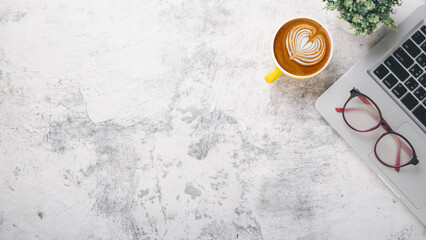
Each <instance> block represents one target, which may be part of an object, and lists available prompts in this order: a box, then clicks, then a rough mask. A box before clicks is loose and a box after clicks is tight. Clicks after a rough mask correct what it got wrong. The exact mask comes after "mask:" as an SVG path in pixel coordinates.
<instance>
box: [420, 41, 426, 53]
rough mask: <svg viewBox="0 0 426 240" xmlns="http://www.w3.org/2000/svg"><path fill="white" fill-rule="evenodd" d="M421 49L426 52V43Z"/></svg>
mask: <svg viewBox="0 0 426 240" xmlns="http://www.w3.org/2000/svg"><path fill="white" fill-rule="evenodd" d="M420 47H421V48H422V49H423V51H425V52H426V42H424V43H422V45H420Z"/></svg>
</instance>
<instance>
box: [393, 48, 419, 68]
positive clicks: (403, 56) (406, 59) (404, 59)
mask: <svg viewBox="0 0 426 240" xmlns="http://www.w3.org/2000/svg"><path fill="white" fill-rule="evenodd" d="M393 55H394V56H395V58H396V59H398V61H399V62H400V63H401V64H402V65H404V67H405V68H409V67H410V66H411V65H412V64H413V63H414V61H413V59H412V58H411V57H410V56H408V54H407V53H406V52H405V51H404V50H403V49H402V48H400V47H399V48H398V49H397V50H396V51H395V52H393ZM425 61H426V60H425Z"/></svg>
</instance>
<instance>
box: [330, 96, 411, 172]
mask: <svg viewBox="0 0 426 240" xmlns="http://www.w3.org/2000/svg"><path fill="white" fill-rule="evenodd" d="M350 94H351V95H350V97H349V98H348V100H346V102H345V104H344V105H343V108H335V110H336V112H341V113H342V116H343V120H344V121H345V123H346V125H348V126H349V127H350V128H351V129H353V130H354V131H357V132H370V131H373V130H375V129H377V128H379V127H380V126H381V127H382V128H383V129H384V130H385V131H386V132H385V133H384V134H382V136H380V137H379V138H378V139H377V141H376V144H375V145H374V154H375V155H376V158H377V160H379V161H380V162H381V163H382V164H383V165H385V166H387V167H391V168H394V169H395V171H397V172H399V168H401V167H405V166H407V165H410V164H412V165H417V164H418V163H419V160H418V159H417V155H416V151H415V150H414V147H413V145H411V143H410V141H408V139H407V138H405V137H404V136H402V135H401V134H399V133H397V132H395V131H394V130H392V128H391V127H390V126H389V124H388V123H387V122H386V121H385V119H384V118H383V116H382V112H381V111H380V108H379V107H378V106H377V104H376V103H375V102H374V101H373V100H372V99H371V98H369V97H368V96H367V95H365V94H363V93H361V92H360V91H359V90H358V89H356V88H353V89H352V90H351V91H350ZM355 97H359V99H360V100H361V101H362V102H363V103H364V104H366V105H367V106H368V107H370V108H371V104H370V103H369V102H368V101H370V102H371V103H372V104H374V107H375V108H376V109H377V111H378V113H379V116H380V121H379V122H378V124H377V125H376V126H374V127H373V128H370V129H367V130H364V131H362V130H359V129H356V128H354V127H352V126H351V125H350V124H349V123H348V121H347V120H346V118H345V114H344V111H345V110H346V109H345V108H346V105H347V104H348V103H349V101H350V100H352V99H353V98H355ZM376 109H374V110H376ZM368 113H370V112H368ZM370 114H371V113H370ZM388 134H394V135H397V136H398V137H400V138H401V139H403V140H405V142H406V143H408V145H409V146H407V145H406V144H405V143H403V142H401V141H400V140H398V153H397V154H398V156H397V164H399V161H400V153H401V148H402V149H403V150H404V151H405V152H407V153H408V154H409V153H410V152H411V153H412V158H411V160H410V161H409V162H407V163H406V164H403V165H401V166H392V165H389V164H386V163H385V162H384V161H382V160H381V159H380V157H379V156H378V154H377V151H376V148H377V144H378V143H379V142H380V140H381V139H382V138H383V137H385V136H386V135H388ZM401 143H402V144H401Z"/></svg>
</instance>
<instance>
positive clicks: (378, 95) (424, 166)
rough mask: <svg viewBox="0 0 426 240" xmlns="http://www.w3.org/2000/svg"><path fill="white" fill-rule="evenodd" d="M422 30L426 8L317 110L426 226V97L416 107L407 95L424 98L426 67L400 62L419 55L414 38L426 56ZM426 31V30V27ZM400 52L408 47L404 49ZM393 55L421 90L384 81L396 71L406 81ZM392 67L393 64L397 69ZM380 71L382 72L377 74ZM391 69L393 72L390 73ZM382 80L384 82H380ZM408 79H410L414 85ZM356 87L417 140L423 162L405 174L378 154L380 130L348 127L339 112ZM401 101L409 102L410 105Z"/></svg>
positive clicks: (341, 81)
mask: <svg viewBox="0 0 426 240" xmlns="http://www.w3.org/2000/svg"><path fill="white" fill-rule="evenodd" d="M422 26H426V5H423V6H421V7H419V8H417V9H416V10H415V11H414V12H413V13H412V14H411V15H410V16H409V17H408V18H407V19H405V20H404V21H403V22H402V23H401V24H400V25H399V27H398V29H399V30H398V32H397V33H396V32H392V33H389V34H388V35H387V36H386V37H385V38H384V39H383V40H382V41H380V42H379V43H378V44H377V45H376V46H375V47H373V48H372V49H371V50H370V51H369V53H368V54H367V55H366V56H365V57H364V58H362V59H361V60H360V61H359V62H358V63H356V64H355V65H354V66H353V67H352V68H351V69H350V70H349V71H347V72H346V73H345V74H344V75H343V76H342V77H341V78H340V79H339V80H337V81H336V83H334V84H333V86H331V87H330V88H329V89H328V90H327V91H326V92H325V93H324V94H323V95H321V96H320V97H319V98H318V100H317V101H316V108H317V110H318V111H319V112H320V114H321V115H322V116H323V117H324V118H325V119H326V121H327V122H328V123H329V124H330V125H331V126H332V127H333V128H334V129H335V130H336V131H337V132H338V133H339V134H340V136H341V137H342V138H343V139H344V140H345V141H346V142H347V143H348V144H349V145H350V146H351V147H352V148H353V149H354V150H355V152H357V153H358V155H359V156H361V158H362V159H363V160H364V161H365V162H366V163H367V165H368V166H369V167H370V168H371V169H372V170H373V171H374V172H375V173H376V174H377V175H378V176H379V178H380V179H382V180H383V181H384V182H385V183H386V185H387V186H388V187H389V188H390V189H391V190H392V191H393V192H394V193H395V194H396V195H397V196H398V198H400V200H401V201H402V202H403V203H404V204H405V205H406V206H407V207H408V208H409V209H410V210H411V211H412V212H413V213H414V214H415V215H416V216H417V217H418V218H419V219H420V221H421V222H422V223H423V224H425V225H426V127H425V125H424V120H425V119H424V117H423V116H424V115H422V114H423V113H424V112H423V111H422V109H420V108H419V106H421V104H423V107H424V108H426V99H424V100H423V101H418V102H419V103H417V105H416V106H415V107H413V106H412V105H414V104H415V101H414V103H410V102H409V100H412V98H411V96H405V95H407V94H411V95H412V96H414V98H415V99H416V100H418V96H419V94H421V93H419V91H420V90H418V88H419V87H422V88H424V89H426V85H423V86H422V83H423V80H422V79H421V78H422V76H423V74H425V78H426V66H424V67H421V69H422V70H423V72H421V71H420V72H421V73H419V70H418V68H414V67H411V66H409V67H407V68H405V66H404V65H403V64H402V63H400V62H399V61H400V60H401V59H403V60H404V56H406V54H408V55H411V54H413V55H416V51H417V50H416V49H415V48H414V50H413V49H412V48H411V47H410V46H409V45H410V44H411V43H410V42H407V41H408V39H410V41H411V42H413V43H414V44H415V45H417V47H418V48H419V49H421V53H419V54H418V56H420V55H421V54H423V53H424V54H426V39H425V40H424V41H423V43H425V45H424V46H423V48H425V50H422V49H423V48H422V47H421V46H422V44H423V43H419V44H417V42H421V39H418V37H420V38H422V36H420V35H418V36H417V35H416V36H414V37H413V35H414V34H416V32H417V31H420V32H421V27H422ZM423 30H425V31H426V28H424V29H423ZM423 35H424V36H425V37H426V33H423ZM416 41H417V42H416ZM404 44H405V45H404ZM399 48H401V49H403V51H402V50H401V49H399ZM397 50H398V53H402V54H403V55H404V56H402V57H401V56H400V55H399V54H398V53H395V52H396V51H397ZM408 51H410V52H408ZM412 51H414V53H413V52H412ZM390 56H392V58H393V59H396V60H397V62H398V64H399V65H401V66H402V67H403V68H405V71H407V72H408V73H409V77H408V78H407V79H409V78H411V77H413V78H414V79H415V80H416V81H415V82H419V81H421V82H422V83H418V86H415V83H410V84H407V85H406V84H405V82H404V81H403V80H399V79H398V78H397V80H398V81H399V82H397V83H394V82H393V81H394V80H395V79H393V78H389V77H388V78H387V79H386V80H384V79H385V78H386V77H387V75H389V73H394V72H393V71H396V73H394V74H393V75H395V76H396V75H398V77H402V78H404V77H405V72H404V71H403V70H401V69H399V66H397V69H394V65H392V64H393V62H392V61H393V59H392V58H390ZM418 56H417V57H413V58H414V63H415V64H420V63H417V60H418V59H417V58H418ZM420 60H421V59H420ZM381 64H382V65H384V66H385V69H382V70H385V71H384V72H383V71H382V72H380V71H379V70H377V69H378V67H379V66H380V65H381ZM387 64H389V65H387ZM405 64H406V66H408V65H409V63H406V62H405ZM420 65H422V64H420ZM389 66H392V69H391V68H390V67H389ZM413 66H414V65H413ZM382 68H383V67H382ZM411 68H413V69H411ZM376 70H377V72H375V71H376ZM399 70H401V71H399ZM386 71H388V72H389V73H386ZM384 74H385V75H386V74H387V75H386V76H383V75H384ZM377 75H379V76H377ZM380 77H382V78H381V79H380ZM407 79H406V80H405V81H408V80H407ZM399 83H402V84H403V86H405V88H407V89H408V91H407V92H405V93H403V94H404V95H402V96H400V95H401V92H399V93H398V89H397V90H395V89H394V88H395V87H396V85H397V84H399ZM413 84H414V87H413ZM354 87H355V88H357V89H359V91H360V92H362V93H364V94H365V95H367V96H369V97H370V98H371V99H373V101H374V102H375V103H376V104H377V105H378V107H379V108H380V110H381V112H382V115H383V118H384V119H385V120H386V121H387V123H388V124H389V125H390V126H391V127H392V128H393V130H394V131H396V132H398V133H400V134H402V135H403V136H405V137H406V138H407V139H408V140H409V141H410V142H411V144H412V145H413V147H414V149H415V151H416V153H417V157H418V159H419V161H420V163H419V164H417V165H415V166H414V165H409V166H406V167H404V168H401V171H400V172H396V171H395V170H394V169H393V168H389V167H386V166H384V165H383V164H381V163H380V162H379V161H378V160H377V159H376V156H375V154H374V144H375V142H376V140H377V139H378V138H379V137H380V136H381V135H382V134H383V133H384V131H382V130H380V129H377V130H375V131H373V132H369V133H360V132H356V131H354V130H352V129H351V128H349V127H348V126H347V125H346V123H345V122H344V120H343V118H342V115H341V113H337V112H336V111H335V108H336V107H343V104H344V103H345V101H346V100H347V99H348V98H349V91H350V90H351V89H353V88H354ZM411 89H413V90H411ZM416 91H417V92H416ZM404 97H405V98H404ZM401 99H404V102H402V100H401ZM419 104H420V105H419ZM407 106H408V107H407ZM409 108H411V110H410V109H409ZM417 108H419V109H417ZM416 109H417V110H416ZM413 111H415V113H416V114H414V113H413ZM422 121H423V122H422Z"/></svg>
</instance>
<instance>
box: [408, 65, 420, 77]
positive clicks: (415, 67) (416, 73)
mask: <svg viewBox="0 0 426 240" xmlns="http://www.w3.org/2000/svg"><path fill="white" fill-rule="evenodd" d="M409 71H410V73H411V74H413V76H414V77H415V78H418V77H419V76H420V75H421V74H422V73H423V69H422V68H421V67H420V66H419V65H418V64H414V65H413V66H412V67H411V68H410V70H409Z"/></svg>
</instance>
